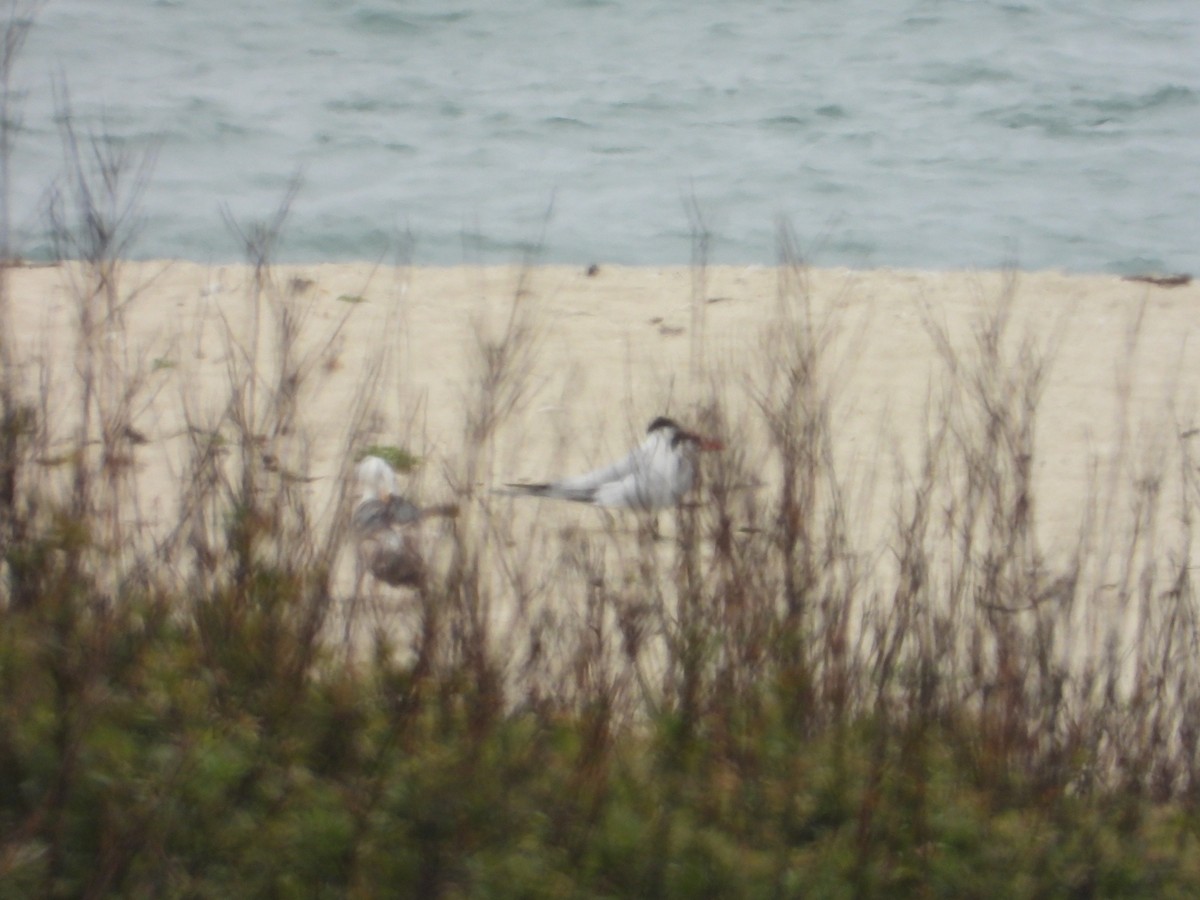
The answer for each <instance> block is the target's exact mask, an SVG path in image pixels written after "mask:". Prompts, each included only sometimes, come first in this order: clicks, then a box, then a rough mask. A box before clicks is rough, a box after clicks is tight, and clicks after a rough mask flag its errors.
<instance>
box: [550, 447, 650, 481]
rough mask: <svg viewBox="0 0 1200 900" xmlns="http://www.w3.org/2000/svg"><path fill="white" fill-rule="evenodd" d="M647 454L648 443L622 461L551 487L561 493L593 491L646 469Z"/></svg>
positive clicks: (635, 449)
mask: <svg viewBox="0 0 1200 900" xmlns="http://www.w3.org/2000/svg"><path fill="white" fill-rule="evenodd" d="M648 453H649V446H648V443H646V444H642V445H641V446H640V447H636V448H634V449H633V450H631V451H630V452H629V453H628V454H627V455H626V456H625V457H624V458H623V459H619V460H617V461H616V462H615V463H612V464H611V465H608V466H604V467H603V468H600V469H594V470H592V471H591V472H586V473H584V474H583V475H572V476H571V477H570V478H562V479H559V480H558V481H555V482H552V483H551V485H550V486H551V487H553V488H556V489H558V490H562V491H594V490H595V489H596V488H598V487H600V486H601V485H605V484H609V483H610V482H614V481H621V480H622V479H624V478H628V477H629V476H631V475H633V474H634V473H635V472H637V471H639V470H641V469H644V468H645V467H646V458H647V456H648Z"/></svg>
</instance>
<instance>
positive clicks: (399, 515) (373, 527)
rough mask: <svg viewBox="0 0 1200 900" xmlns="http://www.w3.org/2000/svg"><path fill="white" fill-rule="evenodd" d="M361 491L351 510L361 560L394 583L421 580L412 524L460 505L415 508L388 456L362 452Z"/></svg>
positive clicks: (357, 471) (422, 571) (414, 583)
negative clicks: (401, 487)
mask: <svg viewBox="0 0 1200 900" xmlns="http://www.w3.org/2000/svg"><path fill="white" fill-rule="evenodd" d="M354 475H355V480H356V481H357V483H358V488H359V490H360V492H361V493H360V495H359V498H358V502H357V503H355V505H354V509H353V511H352V512H351V514H350V527H351V529H352V530H353V532H354V535H355V536H356V537H357V539H358V550H359V559H360V560H361V562H362V563H363V564H364V565H365V566H366V569H367V571H369V572H370V573H371V574H372V575H374V576H375V577H376V578H378V579H379V580H380V581H382V582H384V583H385V584H390V585H392V586H393V587H399V586H401V585H408V586H410V587H412V586H417V585H420V584H421V582H422V580H423V579H424V577H425V563H424V559H423V558H422V555H421V547H420V540H419V536H418V534H417V530H416V527H415V526H417V525H418V524H419V523H420V522H421V521H422V520H423V519H428V518H432V517H434V516H456V515H458V507H456V506H454V505H453V504H449V505H444V506H430V507H425V508H422V507H419V506H417V505H416V504H415V503H413V502H412V501H411V500H409V499H408V498H407V497H405V496H403V495H402V494H400V493H399V490H398V489H399V484H398V483H397V481H396V472H395V471H394V470H393V469H392V467H391V466H390V465H388V464H387V461H386V460H383V459H381V458H380V457H378V456H365V457H363V459H362V461H361V462H359V464H358V465H357V466H356V467H355V469H354Z"/></svg>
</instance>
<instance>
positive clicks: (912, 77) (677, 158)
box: [12, 0, 1200, 272]
mask: <svg viewBox="0 0 1200 900" xmlns="http://www.w3.org/2000/svg"><path fill="white" fill-rule="evenodd" d="M16 80H17V82H18V83H19V85H20V86H21V87H23V88H24V89H25V90H26V91H27V94H26V96H25V98H24V101H23V104H22V114H23V125H24V131H23V133H22V134H21V135H20V138H19V141H20V142H19V148H18V152H17V155H16V157H15V159H14V165H15V171H14V178H13V191H12V193H13V195H14V210H15V213H16V215H17V221H18V224H19V225H20V226H21V233H22V235H23V247H22V249H23V251H24V252H25V253H26V254H27V255H32V256H37V255H44V254H45V253H47V252H48V244H47V241H46V239H45V236H44V233H43V232H44V222H43V218H42V217H41V215H40V213H39V210H40V208H41V207H42V206H44V196H45V189H46V186H47V185H48V184H50V183H51V182H52V181H53V180H54V179H55V177H56V176H57V175H58V174H59V173H60V172H61V170H62V162H61V160H62V149H61V147H62V145H61V139H60V133H59V129H58V127H57V125H56V124H55V121H56V108H57V106H59V105H60V104H61V101H59V102H58V103H56V100H55V92H54V88H53V85H54V83H55V82H58V83H60V84H62V83H65V84H66V85H67V87H68V89H69V94H70V104H71V109H72V113H73V116H74V118H75V120H76V121H77V122H78V123H80V124H81V125H84V126H87V127H91V128H93V129H96V128H99V127H100V126H99V124H98V123H100V122H101V121H103V123H104V125H103V127H104V129H105V131H106V132H107V133H108V134H110V135H112V136H113V137H115V138H117V139H120V140H121V141H124V142H125V143H126V145H127V146H130V147H133V148H140V147H148V146H157V157H156V163H155V166H154V169H153V174H152V178H151V180H150V182H149V184H148V185H147V186H146V189H145V191H144V194H143V195H142V197H141V200H140V209H141V211H142V213H143V229H142V231H141V233H140V237H139V239H138V241H137V243H136V244H135V245H134V247H133V251H132V255H135V256H139V257H186V258H191V259H195V260H198V261H201V262H215V261H219V260H226V259H236V258H238V257H239V253H240V251H239V248H238V243H237V241H236V239H235V238H234V236H233V234H232V232H231V229H230V228H229V226H228V224H227V222H226V219H227V218H228V217H231V218H232V219H233V220H235V221H237V222H241V223H247V222H252V221H255V220H262V219H266V218H268V217H269V216H270V214H271V213H272V212H273V211H274V210H275V208H276V207H277V205H278V204H279V203H280V201H281V198H282V197H283V196H284V194H285V191H286V189H287V185H288V183H289V181H290V180H291V179H292V178H293V177H294V176H296V174H297V173H300V175H301V178H302V184H301V188H300V191H299V194H298V195H297V197H296V199H295V202H294V203H293V207H292V211H291V217H290V219H289V222H288V227H287V230H286V233H285V237H286V240H285V242H284V244H283V246H282V249H281V251H280V256H281V257H283V258H285V259H291V260H304V261H323V260H351V259H376V258H382V259H388V260H390V259H393V258H395V257H397V256H398V255H399V256H410V257H411V258H413V259H415V260H416V261H418V262H425V263H439V264H442V263H459V262H505V261H512V260H516V259H519V258H520V257H521V254H522V252H523V250H524V249H526V248H528V247H530V246H537V247H538V248H539V255H538V257H537V258H538V259H540V260H542V261H546V262H575V263H590V262H593V261H596V262H602V263H603V262H613V263H627V264H656V263H681V262H687V261H688V260H689V259H690V258H691V254H692V250H693V240H692V236H693V233H694V223H695V219H696V216H697V215H698V216H699V217H700V219H701V220H702V221H703V224H704V226H705V227H706V228H707V230H708V231H709V232H710V234H711V243H710V252H709V259H710V260H711V261H713V262H728V263H747V264H750V263H770V262H772V261H774V260H775V258H776V244H777V241H776V227H777V221H778V220H779V219H780V218H783V219H785V220H787V221H788V222H790V223H791V225H792V227H793V228H794V230H795V232H796V234H797V236H798V239H799V242H800V246H801V248H802V249H803V250H804V252H805V253H806V254H807V255H808V256H809V257H810V258H811V259H812V260H813V261H814V262H816V263H818V264H823V265H835V264H842V265H851V266H914V267H924V268H961V267H991V266H995V265H998V264H1003V263H1008V262H1016V263H1017V264H1019V265H1021V266H1022V267H1025V268H1063V269H1067V270H1073V271H1114V272H1130V271H1146V270H1158V271H1169V272H1175V271H1190V272H1200V242H1198V241H1197V237H1198V235H1200V4H1198V3H1192V2H1185V0H1139V2H1138V3H1128V2H1126V0H1089V2H1087V3H1080V2H1077V0H1075V2H1069V3H1068V2H1038V3H1033V2H1029V3H1021V2H1004V3H1002V2H983V0H977V2H970V0H844V2H833V0H808V2H787V3H785V2H776V3H769V2H758V3H750V2H739V0H510V2H506V3H501V2H494V0H411V2H404V0H363V2H356V3H344V2H340V0H290V2H282V0H158V2H153V0H103V2H101V0H50V2H49V4H48V5H47V6H46V7H45V8H44V9H43V10H42V11H41V12H40V14H39V15H38V19H37V24H36V26H35V30H34V32H33V33H32V34H31V36H30V40H29V43H28V45H27V47H26V48H25V52H24V53H23V55H22V57H21V61H20V65H19V68H18V71H17V76H16ZM689 210H690V211H691V212H689Z"/></svg>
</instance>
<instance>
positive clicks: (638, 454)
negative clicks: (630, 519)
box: [501, 416, 722, 510]
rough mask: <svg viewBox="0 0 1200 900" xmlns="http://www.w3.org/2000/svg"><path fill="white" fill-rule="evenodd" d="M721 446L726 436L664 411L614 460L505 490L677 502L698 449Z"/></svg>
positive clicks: (594, 500)
mask: <svg viewBox="0 0 1200 900" xmlns="http://www.w3.org/2000/svg"><path fill="white" fill-rule="evenodd" d="M720 449H722V445H721V442H720V441H715V440H711V439H709V438H706V437H703V436H701V435H699V434H696V433H695V432H693V431H688V430H687V429H686V428H684V427H683V426H681V425H680V424H679V423H678V422H675V421H674V420H672V419H668V418H667V417H666V416H659V417H658V418H657V419H655V420H654V421H653V422H651V423H650V427H649V428H647V429H646V439H645V440H644V441H642V443H641V444H640V445H639V446H637V447H635V448H634V449H633V450H632V451H630V453H629V455H628V456H626V457H625V458H624V459H622V460H619V461H618V462H615V463H613V464H612V465H610V466H605V467H603V468H601V469H596V470H595V471H592V472H588V473H587V474H585V475H575V476H573V477H570V478H563V479H560V480H558V481H550V482H545V483H543V484H508V485H506V486H505V490H503V491H501V493H507V494H517V495H524V496H531V497H552V498H555V499H559V500H573V501H575V502H577V503H591V504H593V505H595V506H605V507H614V508H625V509H643V510H654V509H662V508H664V507H670V506H675V505H676V504H677V503H679V501H680V500H681V499H682V498H683V496H684V495H685V494H686V493H687V492H688V491H689V490H690V489H691V487H692V483H693V482H694V481H695V480H696V458H695V457H696V452H697V451H700V450H720Z"/></svg>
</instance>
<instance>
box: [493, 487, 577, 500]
mask: <svg viewBox="0 0 1200 900" xmlns="http://www.w3.org/2000/svg"><path fill="white" fill-rule="evenodd" d="M492 493H494V494H502V495H504V496H506V497H549V498H551V499H554V500H572V501H574V502H576V503H592V502H593V501H594V500H595V498H596V489H595V488H591V487H589V488H571V487H564V486H563V485H561V484H506V485H505V486H504V487H502V488H496V489H495V490H493V491H492Z"/></svg>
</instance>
